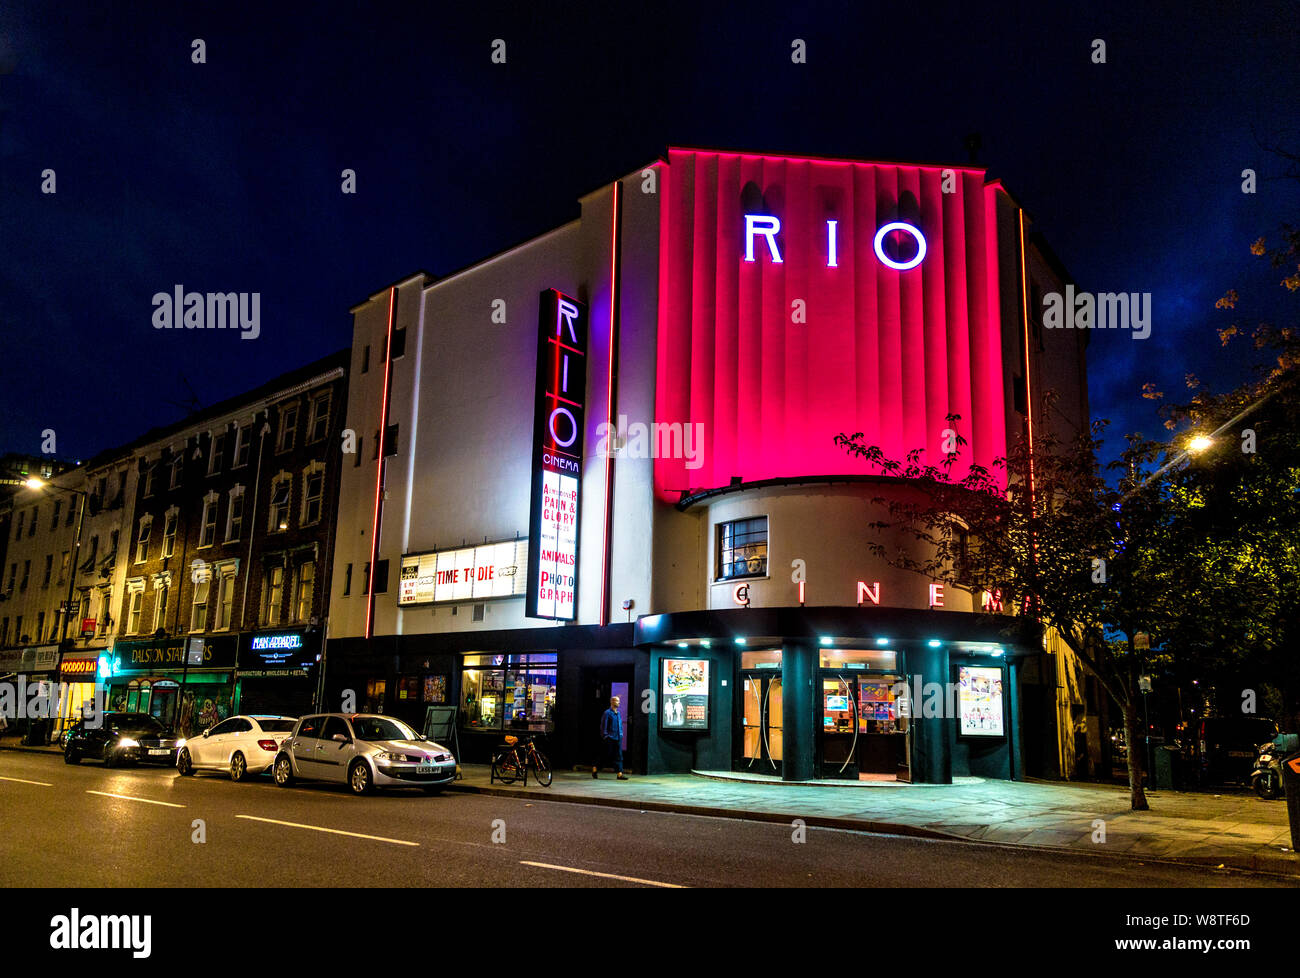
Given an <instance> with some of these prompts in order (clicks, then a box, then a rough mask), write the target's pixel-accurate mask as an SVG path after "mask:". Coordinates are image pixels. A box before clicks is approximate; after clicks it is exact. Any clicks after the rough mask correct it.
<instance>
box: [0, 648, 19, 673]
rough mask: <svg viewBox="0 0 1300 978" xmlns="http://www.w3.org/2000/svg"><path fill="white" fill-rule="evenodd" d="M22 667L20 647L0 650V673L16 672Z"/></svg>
mask: <svg viewBox="0 0 1300 978" xmlns="http://www.w3.org/2000/svg"><path fill="white" fill-rule="evenodd" d="M22 667H23V651H22V649H10V650H9V651H7V652H0V673H3V672H18V671H19V670H20V669H22Z"/></svg>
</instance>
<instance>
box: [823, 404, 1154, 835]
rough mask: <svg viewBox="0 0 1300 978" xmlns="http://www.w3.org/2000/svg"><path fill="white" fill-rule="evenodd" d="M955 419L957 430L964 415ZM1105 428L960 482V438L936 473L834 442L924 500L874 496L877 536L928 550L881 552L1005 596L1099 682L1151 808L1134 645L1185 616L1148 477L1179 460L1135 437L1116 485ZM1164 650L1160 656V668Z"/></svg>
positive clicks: (1018, 452) (1011, 456)
mask: <svg viewBox="0 0 1300 978" xmlns="http://www.w3.org/2000/svg"><path fill="white" fill-rule="evenodd" d="M1052 400H1053V399H1052V398H1051V397H1050V395H1049V405H1050V402H1051V401H1052ZM948 422H949V426H950V427H952V428H954V430H956V429H957V425H958V423H959V422H960V418H959V417H958V416H956V415H952V416H950V417H949V418H948ZM1105 427H1106V422H1104V421H1098V422H1095V423H1094V424H1093V425H1092V426H1091V427H1090V429H1089V430H1088V431H1086V432H1084V433H1082V434H1080V435H1079V436H1078V437H1077V438H1076V439H1074V440H1073V441H1071V442H1067V443H1063V442H1061V441H1060V440H1059V439H1057V438H1056V437H1055V436H1053V435H1050V434H1044V435H1043V436H1042V437H1040V438H1039V439H1038V441H1037V442H1036V444H1035V445H1034V448H1033V451H1032V453H1031V452H1030V449H1029V446H1028V444H1027V443H1026V442H1025V441H1024V440H1023V439H1022V440H1021V441H1020V442H1018V443H1017V444H1016V445H1014V446H1013V447H1012V449H1011V451H1010V452H1009V453H1008V455H1007V456H1006V457H1005V458H1002V459H999V460H998V461H997V462H996V463H995V471H992V472H991V471H989V470H988V469H985V468H983V467H982V466H978V465H971V466H969V467H968V471H967V473H966V474H965V475H963V476H962V477H961V478H956V476H955V473H956V472H958V471H961V469H959V464H960V463H961V450H962V447H963V446H964V445H965V444H966V441H965V439H962V438H958V439H957V443H956V450H955V451H953V452H951V453H949V454H947V455H946V456H945V457H944V459H943V460H942V461H941V462H940V463H939V464H938V465H932V464H926V463H924V462H923V457H924V450H923V449H914V450H913V451H911V452H909V453H908V454H907V456H906V458H905V459H903V460H901V461H900V460H895V459H890V458H887V457H886V456H885V455H884V453H883V452H882V451H881V450H880V448H879V447H878V446H875V445H868V444H866V443H865V442H864V441H863V436H862V434H861V433H860V432H859V433H857V434H853V435H844V434H841V435H838V436H837V437H836V443H837V444H839V445H840V446H841V447H842V448H844V449H845V450H846V451H847V452H849V453H850V454H852V455H856V456H858V457H861V458H864V459H866V460H867V461H868V462H869V463H871V464H873V465H874V466H875V467H877V468H878V469H879V471H880V472H881V474H882V475H885V476H889V477H897V478H902V479H906V480H909V482H911V483H912V484H914V485H916V486H917V487H918V488H920V489H921V490H922V494H921V500H922V501H916V500H915V499H913V498H907V499H885V498H878V499H876V500H874V502H875V503H876V504H877V505H879V506H881V507H883V508H884V509H885V511H886V512H887V513H888V514H889V519H888V520H879V521H877V522H875V523H873V524H872V527H873V528H875V529H876V530H878V531H880V532H882V533H884V532H886V531H888V532H891V533H901V534H902V535H903V536H904V538H911V539H913V540H915V541H917V542H919V543H920V544H921V545H922V546H921V547H920V548H919V549H917V548H911V547H907V548H899V549H898V550H897V551H896V552H892V553H891V552H887V550H886V548H885V546H884V545H883V544H880V543H876V544H872V545H871V547H872V550H873V552H874V553H875V554H876V556H879V557H883V558H884V559H885V560H887V561H889V562H890V563H892V564H894V565H895V566H898V567H902V568H904V569H907V570H911V571H914V572H916V573H919V574H922V575H924V576H926V577H928V578H930V579H932V580H936V581H943V582H945V583H948V584H950V585H953V586H957V587H966V588H970V589H971V591H972V592H979V591H987V592H989V593H991V594H998V595H1000V596H1001V598H1002V600H1003V603H1004V605H1005V604H1007V603H1011V604H1014V606H1015V607H1017V608H1018V609H1020V611H1021V613H1024V614H1029V615H1032V616H1034V617H1035V618H1037V619H1038V620H1039V621H1040V622H1041V623H1042V624H1043V626H1044V627H1046V628H1050V629H1053V630H1054V631H1055V632H1056V633H1057V634H1059V635H1060V637H1061V640H1062V641H1063V642H1065V643H1066V645H1068V646H1069V648H1070V649H1071V650H1072V651H1073V652H1074V653H1075V655H1077V656H1078V657H1079V660H1080V661H1081V662H1082V663H1083V664H1084V666H1085V667H1086V668H1087V669H1088V670H1089V671H1090V672H1092V674H1093V675H1095V676H1096V677H1097V679H1098V680H1099V681H1100V683H1101V685H1102V688H1103V689H1105V691H1106V693H1107V694H1108V695H1109V696H1110V697H1111V699H1112V700H1113V701H1114V702H1115V703H1116V705H1117V706H1118V707H1119V708H1120V710H1121V711H1122V713H1123V716H1124V727H1125V731H1126V735H1127V738H1128V744H1129V748H1130V749H1129V751H1128V773H1129V787H1130V794H1131V805H1132V807H1133V809H1134V810H1136V811H1142V810H1146V809H1147V808H1148V803H1147V800H1146V796H1145V793H1144V792H1143V789H1142V770H1143V763H1142V758H1141V756H1140V752H1139V751H1138V750H1137V749H1136V747H1137V744H1138V743H1139V742H1140V740H1139V736H1138V709H1139V705H1140V703H1141V692H1140V689H1139V675H1140V673H1141V671H1142V668H1143V667H1144V666H1145V665H1150V664H1151V661H1148V660H1147V659H1146V658H1145V657H1144V656H1142V655H1141V654H1140V653H1139V650H1138V649H1137V648H1136V647H1135V645H1134V641H1135V636H1136V635H1137V633H1139V632H1143V631H1145V632H1151V633H1156V634H1159V633H1160V632H1161V630H1162V629H1165V628H1167V625H1168V622H1169V621H1170V620H1172V619H1173V618H1174V617H1176V616H1177V614H1178V613H1179V609H1178V607H1177V603H1176V599H1175V595H1177V593H1178V589H1177V586H1176V582H1175V581H1173V580H1172V579H1171V577H1172V573H1173V571H1172V570H1171V568H1170V567H1169V566H1167V564H1166V562H1164V560H1163V559H1162V558H1163V555H1164V554H1165V553H1167V551H1168V548H1169V545H1170V543H1171V539H1172V538H1171V537H1170V534H1169V527H1168V525H1167V520H1166V518H1165V505H1166V501H1167V490H1166V482H1165V479H1164V478H1163V476H1160V475H1158V474H1157V473H1158V472H1159V471H1160V470H1154V471H1153V468H1152V467H1153V466H1154V465H1155V463H1157V462H1164V463H1166V464H1167V463H1169V462H1171V461H1173V460H1174V455H1173V453H1172V452H1171V451H1170V449H1169V446H1165V445H1160V444H1158V443H1155V442H1150V441H1146V440H1143V439H1141V438H1138V437H1133V438H1130V440H1129V446H1128V448H1127V449H1126V450H1125V452H1124V453H1123V455H1122V457H1121V459H1120V460H1119V461H1118V462H1116V463H1113V465H1114V466H1115V467H1117V468H1118V469H1119V470H1120V476H1119V480H1118V483H1117V484H1116V485H1115V486H1111V485H1109V484H1108V483H1107V480H1106V478H1105V477H1104V475H1103V471H1102V467H1101V465H1100V463H1099V461H1098V452H1099V447H1100V444H1101V435H1102V434H1103V432H1104V430H1105ZM917 553H920V554H922V555H923V556H920V557H918V556H916V554H917ZM1167 655H1168V652H1167V651H1166V652H1159V651H1157V653H1156V655H1155V656H1154V657H1153V659H1154V660H1158V659H1159V658H1160V657H1161V656H1167Z"/></svg>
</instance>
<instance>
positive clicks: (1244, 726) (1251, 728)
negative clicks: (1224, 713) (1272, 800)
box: [1188, 716, 1278, 784]
mask: <svg viewBox="0 0 1300 978" xmlns="http://www.w3.org/2000/svg"><path fill="white" fill-rule="evenodd" d="M1277 732H1278V726H1277V723H1276V721H1274V720H1269V719H1267V718H1266V717H1253V716H1228V717H1205V718H1203V719H1201V720H1200V721H1198V722H1197V723H1196V724H1195V726H1194V728H1193V736H1192V737H1191V738H1190V742H1189V744H1188V749H1189V750H1190V752H1191V755H1192V757H1191V761H1192V765H1193V769H1194V770H1195V771H1196V772H1197V773H1198V774H1199V776H1200V780H1201V782H1202V783H1203V784H1225V783H1228V782H1238V783H1241V784H1249V783H1250V780H1251V772H1252V771H1253V770H1254V767H1255V758H1256V757H1257V756H1258V754H1259V745H1260V744H1263V743H1265V742H1266V741H1270V740H1272V739H1273V738H1274V737H1276V736H1277Z"/></svg>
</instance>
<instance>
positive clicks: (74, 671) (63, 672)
mask: <svg viewBox="0 0 1300 978" xmlns="http://www.w3.org/2000/svg"><path fill="white" fill-rule="evenodd" d="M98 666H99V659H98V657H95V658H91V659H64V660H63V664H62V665H61V666H60V667H59V678H60V679H71V680H72V681H73V682H90V683H93V682H94V681H95V673H96V671H97V670H98Z"/></svg>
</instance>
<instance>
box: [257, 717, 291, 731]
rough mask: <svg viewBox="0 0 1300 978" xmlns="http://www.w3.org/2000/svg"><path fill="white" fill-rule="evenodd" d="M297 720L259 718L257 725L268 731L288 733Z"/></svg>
mask: <svg viewBox="0 0 1300 978" xmlns="http://www.w3.org/2000/svg"><path fill="white" fill-rule="evenodd" d="M297 722H298V721H297V720H258V721H257V725H258V726H259V727H261V728H262V729H263V730H265V731H266V732H267V733H288V732H289V731H290V730H292V729H293V728H294V724H296V723H297Z"/></svg>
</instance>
